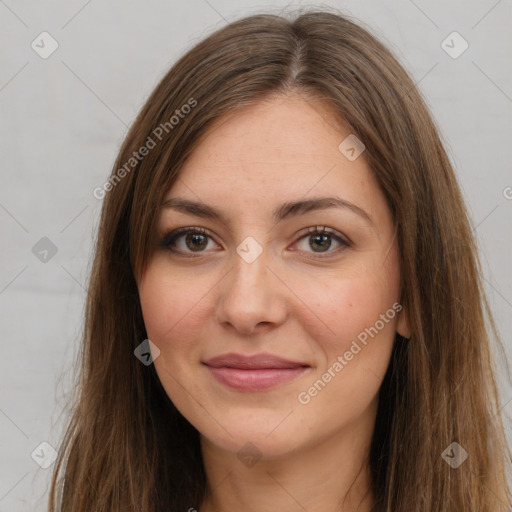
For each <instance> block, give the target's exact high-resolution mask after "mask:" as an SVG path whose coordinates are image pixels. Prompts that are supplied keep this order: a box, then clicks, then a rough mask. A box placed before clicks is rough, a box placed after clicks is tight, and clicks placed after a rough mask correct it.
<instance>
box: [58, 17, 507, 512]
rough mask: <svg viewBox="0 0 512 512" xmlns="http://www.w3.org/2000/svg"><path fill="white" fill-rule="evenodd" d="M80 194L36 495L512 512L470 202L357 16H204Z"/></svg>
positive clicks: (415, 97)
mask: <svg viewBox="0 0 512 512" xmlns="http://www.w3.org/2000/svg"><path fill="white" fill-rule="evenodd" d="M95 195H96V196H97V197H104V205H103V211H102V218H101V225H100V230H99V237H98V242H97V247H96V256H95V260H94V266H93V270H92V275H91V281H90V285H89V296H88V303H87V311H86V322H85V332H84V346H83V364H82V371H81V380H80V385H79V395H78V397H77V401H76V409H75V413H74V416H73V418H72V421H71V423H70V426H69V429H68V433H67V436H66V439H65V441H64V444H63V447H62V449H61V452H60V459H59V461H58V464H57V465H56V470H55V475H54V480H53V485H52V492H51V497H50V509H51V510H52V511H73V512H80V511H90V510H94V511H97V512H99V511H113V510H119V511H123V512H124V511H163V510H166V511H184V510H189V511H192V510H199V511H200V512H212V511H218V510H254V511H263V510H277V509H284V510H311V511H313V510H318V511H324V510H326V511H327V510H340V511H341V510H342V511H345V512H349V511H355V510H358V511H373V512H376V511H386V512H391V511H392V512H405V511H407V512H410V511H411V510H414V511H418V512H419V511H425V512H432V511H451V510H464V511H465V512H473V511H474V512H476V511H478V512H491V511H492V512H495V511H498V510H500V511H501V510H503V511H505V510H509V507H510V493H509V487H508V481H507V475H508V473H507V470H508V468H509V466H508V464H509V461H510V452H509V450H508V447H507V445H506V442H505V437H504V434H503V427H502V423H501V420H500V417H499V415H497V412H498V411H499V408H500V405H499V403H498V397H497V390H496V384H495V380H494V377H493V363H492V359H491V353H490V341H489V340H490V334H492V335H494V336H496V332H495V329H494V328H492V329H491V332H490V333H489V332H488V331H487V328H486V323H485V321H486V315H487V318H488V319H489V320H490V322H489V325H490V326H491V327H492V326H493V323H492V317H491V315H490V312H489V310H488V306H487V303H486V299H485V296H484V293H483V287H482V282H481V277H480V274H479V271H480V268H479V263H478V258H477V254H476V249H475V244H474V240H473V237H472V232H471V228H470V224H469V221H468V216H467V213H466V210H465V207H464V204H463V200H462V197H461V194H460V191H459V188H458V185H457V182H456V179H455V177H454V173H453V170H452V168H451V165H450V162H449V160H448V158H447V155H446V153H445V151H444V149H443V146H442V144H441V142H440V139H439V136H438V134H437V131H436V128H435V126H434V124H433V122H432V120H431V117H430V114H429V112H428V111H427V108H426V107H425V104H424V102H423V100H422V99H421V96H420V94H419V92H418V91H417V89H416V88H415V87H414V84H413V82H412V81H411V79H410V78H409V77H408V76H407V74H406V72H405V71H404V70H403V68H402V67H401V66H400V65H399V64H398V62H397V61H396V60H395V58H394V57H393V56H392V55H391V54H390V52H389V51H388V50H387V49H386V48H384V47H383V45H382V44H381V43H379V42H378V41H377V40H376V39H375V38H374V37H373V36H372V35H370V34H369V33H368V32H367V31H365V30H364V29H362V28H361V27H359V26H358V25H356V24H354V23H352V22H351V21H349V20H347V19H345V18H343V17H341V16H338V15H335V14H332V13H327V12H309V13H305V14H302V15H300V16H298V17H297V18H296V19H295V20H292V21H288V20H286V19H284V18H281V17H278V16H273V15H257V16H251V17H248V18H245V19H242V20H239V21H237V22H234V23H231V24H229V25H228V26H226V27H224V28H222V29H220V30H219V31H217V32H216V33H214V34H212V35H211V36H209V37H208V38H207V39H205V40H204V41H202V42H201V43H199V44H198V45H196V46H195V47H194V48H193V49H192V50H190V51H189V52H188V53H187V54H186V55H185V56H184V57H182V58H181V59H180V60H179V61H178V62H177V63H176V64H175V65H174V67H173V68H172V69H171V70H170V71H169V73H168V74H167V75H166V76H165V77H164V78H163V80H162V81H161V82H160V84H159V85H158V86H157V87H156V89H155V91H154V92H153V94H152V95H151V96H150V98H149V99H148V101H147V102H146V104H145V106H144V107H143V109H142V111H141V112H140V114H139V116H138V117H137V119H136V121H135V122H134V124H133V126H132V128H131V130H130V132H129V133H128V135H127V137H126V140H125V141H124V143H123V146H122V148H121V151H120V153H119V156H118V158H117V161H116V165H115V167H114V170H113V172H112V175H111V177H110V179H109V180H108V182H106V183H105V184H104V186H103V187H99V188H98V189H97V190H96V191H95ZM500 346H501V345H500Z"/></svg>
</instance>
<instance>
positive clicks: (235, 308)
mask: <svg viewBox="0 0 512 512" xmlns="http://www.w3.org/2000/svg"><path fill="white" fill-rule="evenodd" d="M234 260H235V261H234V266H233V268H232V270H231V271H230V272H229V273H228V275H227V276H226V277H225V278H224V279H223V280H222V281H221V284H220V286H221V287H220V290H219V296H218V299H217V307H216V316H217V321H218V322H219V323H220V324H221V325H223V326H224V327H228V328H232V329H234V330H236V331H237V332H238V333H239V334H244V335H250V334H254V333H256V332H260V331H261V330H264V329H271V328H275V327H277V326H279V325H281V324H282V323H283V322H284V321H285V319H286V316H287V298H286V290H287V288H286V287H285V286H284V285H283V283H282V282H281V280H280V279H279V278H278V277H277V276H276V275H275V273H274V272H273V271H272V270H271V269H270V268H269V267H268V263H270V261H269V258H268V257H267V253H266V251H265V250H264V251H263V253H262V254H261V255H260V256H259V257H258V258H257V259H256V260H255V261H253V262H251V263H248V262H247V261H244V259H242V258H241V257H240V256H239V255H238V254H236V255H235V256H234Z"/></svg>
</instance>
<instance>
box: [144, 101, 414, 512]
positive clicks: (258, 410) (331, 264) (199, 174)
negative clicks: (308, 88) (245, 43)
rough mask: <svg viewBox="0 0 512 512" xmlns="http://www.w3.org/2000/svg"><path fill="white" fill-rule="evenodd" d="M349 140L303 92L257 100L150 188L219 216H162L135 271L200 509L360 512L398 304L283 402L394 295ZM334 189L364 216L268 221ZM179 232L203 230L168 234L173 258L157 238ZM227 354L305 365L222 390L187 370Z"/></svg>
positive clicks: (371, 202)
mask: <svg viewBox="0 0 512 512" xmlns="http://www.w3.org/2000/svg"><path fill="white" fill-rule="evenodd" d="M350 133H351V132H350V130H348V129H347V128H346V127H343V126H341V125H340V124H339V123H336V122H335V120H334V118H333V116H332V115H331V114H330V112H329V111H328V109H327V107H326V106H325V105H324V104H322V103H319V102H318V101H308V102H306V101H304V99H303V98H302V97H301V96H299V95H297V94H295V93H289V94H286V95H281V96H278V97H273V98H271V99H268V100H266V101H261V102H259V103H257V104H256V105H252V106H250V107H245V108H244V109H241V110H237V111H236V112H235V113H234V114H231V115H229V116H228V117H226V118H223V119H222V120H221V122H218V123H217V124H216V126H215V128H214V129H212V130H211V131H210V132H209V134H208V135H207V136H206V137H205V138H204V139H203V140H202V141H201V142H200V144H199V145H198V146H197V147H196V149H195V150H194V152H193V153H192V155H191V157H190V159H189V160H188V161H187V163H186V164H185V166H184V167H183V169H182V171H181V173H180V177H179V179H178V180H177V181H176V183H175V184H174V185H173V187H172V188H171V189H170V190H169V191H168V192H167V194H166V196H165V199H166V200H167V199H170V198H176V197H182V198H186V199H190V200H193V201H202V202H204V203H207V204H208V205H210V206H212V207H214V208H215V209H218V210H220V211H221V212H222V214H223V216H224V217H225V218H226V220H227V223H226V224H225V223H223V222H221V221H219V220H215V219H207V218H201V217H199V216H196V215H192V214H189V213H184V212H181V211H178V210H176V209H171V208H164V209H162V210H161V213H160V216H159V219H158V232H157V234H156V236H157V238H156V243H155V249H154V252H153V254H152V256H151V258H150V260H149V262H148V265H147V267H146V269H145V271H144V273H143V274H142V276H140V279H138V287H139V294H140V301H141V307H142V311H143V316H144V321H145V325H146V328H147V333H148V337H149V338H150V339H151V340H152V342H153V343H154V344H155V345H156V346H157V347H158V348H159V350H160V355H159V356H158V357H157V358H156V359H155V363H154V364H155V368H156V371H157V373H158V376H159V378H160V380H161V382H162V384H163V386H164V388H165V390H166V392H167V394H168V395H169V397H170V398H171V400H172V401H173V402H174V404H175V405H176V407H177V408H178V409H179V410H180V412H181V413H182V414H183V415H184V416H185V417H186V418H187V419H188V421H190V423H192V425H194V426H195V427H196V428H197V429H198V431H199V433H200V436H201V447H202V451H203V458H204V463H205V469H206V473H207V480H208V493H207V497H206V499H205V501H204V502H203V503H202V504H201V506H200V512H211V511H220V510H224V511H229V510H249V511H259V512H262V511H275V510H288V511H295V510H297V511H299V510H308V512H314V511H335V510H343V511H353V510H354V511H355V510H356V509H357V510H358V511H359V512H364V511H369V510H370V508H371V504H372V501H373V496H372V494H371V492H370V491H369V472H368V465H367V456H368V451H369V446H370V441H371V437H372V433H373V430H374V424H375V416H376V410H377V393H378V390H379V387H380V385H381V382H382V379H383V377H384V374H385V371H386V368H387V366H388V363H389V359H390V355H391V350H392V345H393V340H394V335H395V331H397V330H398V331H399V332H401V333H402V334H403V335H406V336H407V335H408V325H407V320H406V315H405V314H404V311H403V310H402V312H401V313H400V314H397V315H396V316H394V318H392V319H388V322H387V323H385V326H384V328H382V329H381V330H380V331H379V332H378V334H377V335H375V336H374V337H373V338H369V340H368V343H367V345H365V346H363V345H361V344H360V343H359V345H361V347H362V349H361V350H360V351H359V352H358V353H357V354H356V355H354V357H353V359H352V360H350V361H347V364H346V366H344V367H343V369H342V371H340V372H338V373H336V376H335V377H333V378H332V379H331V380H330V382H328V383H327V384H326V385H325V387H324V388H323V389H322V390H321V391H320V392H318V393H317V395H316V396H314V397H311V399H310V401H309V403H307V404H302V403H300V402H299V400H298V395H299V393H301V392H304V391H307V390H308V389H309V388H310V387H311V385H312V384H313V383H314V382H315V381H317V379H319V378H321V377H322V375H323V374H324V373H325V372H327V371H328V369H329V368H330V367H331V368H332V366H333V363H334V362H335V361H337V358H338V356H340V355H341V356H343V354H344V353H345V352H346V351H347V350H349V349H350V347H351V344H352V342H353V341H354V340H356V339H357V336H358V335H359V334H360V333H361V332H363V331H364V330H365V328H369V327H370V326H374V325H375V323H376V321H377V320H378V319H379V315H382V314H386V311H388V310H389V309H390V308H392V306H393V304H394V303H397V302H398V301H399V293H400V268H399V259H398V249H397V244H396V240H395V237H394V225H393V221H392V218H391V213H390V210H389V208H388V206H387V203H386V200H385V198H384V196H383V194H382V192H381V191H380V189H379V187H378V185H377V182H376V180H375V178H374V176H373V174H372V172H371V170H370V169H369V167H368V165H367V164H366V162H365V160H364V153H363V155H362V156H360V157H359V158H357V159H356V160H354V161H349V160H348V159H347V158H346V157H345V156H344V155H343V154H342V153H341V152H340V150H339V149H338V146H339V144H340V143H341V142H342V141H343V140H344V139H345V138H346V137H347V136H348V135H349V134H350ZM333 195H336V196H338V197H341V198H343V199H344V200H347V201H350V202H351V203H353V204H355V205H357V206H358V207H359V208H361V209H363V210H364V211H365V212H366V213H367V214H368V215H369V217H370V218H371V220H372V222H369V221H367V220H365V219H364V218H363V217H362V216H360V215H358V214H356V213H354V212H353V211H351V210H350V209H348V208H328V209H323V210H316V211H310V212H308V213H305V214H302V215H297V216H291V217H289V218H286V219H284V220H281V221H280V222H276V221H275V220H274V219H273V218H272V211H273V210H274V209H275V208H276V207H277V206H279V205H281V204H282V203H284V202H286V201H294V200H304V199H311V198H318V197H328V196H333ZM189 226H192V227H202V228H204V229H206V230H207V231H208V232H207V235H208V237H207V238H206V239H201V238H200V239H199V242H198V241H197V239H196V242H195V244H194V241H190V239H189V240H188V243H187V238H186V235H183V236H181V238H179V239H178V240H176V242H175V245H174V249H175V251H177V252H174V253H173V252H172V251H171V250H170V248H169V247H163V246H161V245H160V244H159V241H160V239H161V238H163V236H164V234H165V233H167V232H169V231H171V230H175V229H177V228H182V227H189ZM315 226H320V227H322V226H325V227H326V228H328V230H330V231H333V232H335V235H338V236H340V237H342V238H343V239H344V240H345V241H347V240H349V241H350V245H349V246H347V245H344V244H342V243H340V242H338V241H336V239H335V238H334V237H332V238H328V239H327V244H326V247H325V249H324V250H322V245H321V244H320V246H319V245H318V236H316V237H315V235H313V236H311V235H308V233H307V229H308V228H314V227H315ZM249 236H250V237H253V238H254V239H255V240H256V241H257V242H258V244H259V245H260V246H261V248H262V253H261V254H260V256H259V257H258V258H257V259H256V260H255V261H253V262H252V263H248V262H247V261H245V260H244V259H243V258H242V257H241V256H240V255H239V254H238V253H237V251H236V248H237V247H238V246H239V245H240V244H241V242H242V241H243V240H245V239H246V238H247V237H249ZM329 241H330V246H329ZM198 244H199V246H200V247H199V249H198V248H197V245H198ZM187 256H191V257H187ZM228 352H236V353H243V354H246V355H252V354H256V353H261V352H267V353H271V354H275V355H278V356H281V357H284V358H286V359H290V360H293V361H300V362H303V363H305V364H308V365H309V368H308V369H307V370H306V371H305V372H304V373H302V374H301V375H299V376H298V377H296V378H295V379H294V380H292V381H289V382H287V383H284V384H280V385H279V386H277V387H274V388H270V389H267V390H264V391H247V390H244V391H237V390H233V389H231V388H228V387H226V386H224V385H223V384H220V383H219V382H217V381H216V380H215V379H214V378H213V377H212V375H211V373H210V371H209V370H208V368H207V367H206V366H204V365H203V364H202V361H205V360H207V359H208V358H211V357H213V356H217V355H220V354H225V353H228ZM247 443H252V445H254V447H256V448H253V450H255V451H256V452H257V454H258V455H259V456H260V457H261V458H260V459H259V460H258V461H257V463H255V464H252V465H250V464H251V463H247V464H244V463H243V462H242V461H241V460H240V459H239V457H237V454H238V453H239V452H240V451H241V450H242V453H245V452H246V451H247V450H248V449H247V448H243V447H244V446H246V444H247ZM244 450H245V452H244ZM351 484H353V485H352V487H351ZM349 488H350V492H348V491H349ZM367 491H368V492H367ZM345 496H346V499H345V501H344V502H343V498H344V497H345ZM342 502H343V503H342ZM193 505H194V504H191V507H192V506H193ZM358 506H359V508H357V507H358Z"/></svg>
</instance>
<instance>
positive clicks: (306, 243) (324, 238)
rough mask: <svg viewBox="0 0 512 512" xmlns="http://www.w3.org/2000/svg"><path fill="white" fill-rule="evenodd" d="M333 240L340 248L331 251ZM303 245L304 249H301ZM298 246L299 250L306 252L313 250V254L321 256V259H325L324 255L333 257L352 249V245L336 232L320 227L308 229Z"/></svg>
mask: <svg viewBox="0 0 512 512" xmlns="http://www.w3.org/2000/svg"><path fill="white" fill-rule="evenodd" d="M333 240H334V242H335V244H338V247H337V248H335V250H332V251H331V250H330V249H331V247H332V243H333ZM301 243H302V248H300V244H301ZM296 245H298V246H299V250H301V251H305V252H309V251H308V249H313V251H312V252H313V253H315V254H320V257H321V258H323V257H325V256H322V255H321V254H322V253H327V256H331V255H333V254H337V253H338V252H340V250H343V249H344V248H345V247H350V243H349V242H348V241H347V240H345V239H343V238H342V237H341V236H340V235H339V234H337V232H336V231H333V230H330V229H328V228H326V227H318V226H315V227H313V228H308V230H307V233H306V234H305V235H304V236H301V237H300V239H299V241H298V242H297V243H296Z"/></svg>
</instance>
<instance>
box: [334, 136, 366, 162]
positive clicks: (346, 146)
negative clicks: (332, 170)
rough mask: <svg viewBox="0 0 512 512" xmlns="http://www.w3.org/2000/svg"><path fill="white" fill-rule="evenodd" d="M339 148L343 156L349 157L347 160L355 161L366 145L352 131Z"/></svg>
mask: <svg viewBox="0 0 512 512" xmlns="http://www.w3.org/2000/svg"><path fill="white" fill-rule="evenodd" d="M338 149H339V150H340V152H341V153H342V154H343V156H345V157H346V158H347V160H350V161H351V162H353V161H354V160H356V159H357V158H358V157H359V155H360V154H361V153H362V152H363V151H364V150H365V149H366V147H365V145H364V144H363V143H362V142H361V141H360V140H359V139H358V138H357V137H356V136H355V135H354V134H353V133H351V134H350V135H349V136H348V137H347V138H346V139H345V140H343V141H342V142H341V144H340V145H339V146H338Z"/></svg>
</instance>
